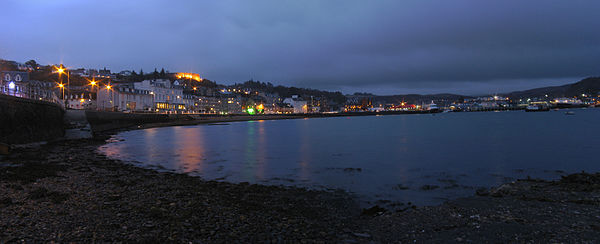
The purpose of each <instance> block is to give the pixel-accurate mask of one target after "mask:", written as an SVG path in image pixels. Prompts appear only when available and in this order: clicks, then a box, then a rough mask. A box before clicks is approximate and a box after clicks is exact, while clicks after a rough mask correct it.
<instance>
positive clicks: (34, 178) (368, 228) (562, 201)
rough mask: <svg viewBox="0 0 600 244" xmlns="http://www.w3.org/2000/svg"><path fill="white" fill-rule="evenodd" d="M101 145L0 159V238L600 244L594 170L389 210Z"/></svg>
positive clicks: (75, 143) (55, 146)
mask: <svg viewBox="0 0 600 244" xmlns="http://www.w3.org/2000/svg"><path fill="white" fill-rule="evenodd" d="M104 143H106V142H105V141H103V140H98V139H95V140H90V139H88V140H71V141H58V142H51V143H48V144H46V145H41V146H38V147H34V148H19V149H16V150H15V151H14V152H13V153H12V154H10V155H8V156H5V157H3V158H0V162H5V163H3V164H0V165H2V166H1V167H0V176H1V177H0V186H1V187H0V193H1V194H0V196H1V197H0V219H1V220H2V221H0V230H3V231H0V242H2V243H4V242H17V241H20V240H25V241H26V242H38V241H46V242H47V241H57V242H69V241H75V242H90V241H101V242H106V241H110V242H114V241H138V242H139V241H162V242H164V241H169V242H173V241H175V242H184V241H185V242H188V241H192V242H203V243H204V242H211V243H212V242H227V241H234V240H237V241H240V242H265V241H276V242H282V241H292V242H301V241H305V242H321V243H322V242H372V241H374V242H381V243H388V242H397V241H403V242H404V241H411V240H420V241H428V242H447V241H451V242H462V241H469V240H470V241H477V242H485V241H495V242H497V241H509V242H515V241H518V242H522V241H526V240H532V241H542V240H546V241H566V242H588V241H589V242H592V241H598V240H600V236H598V235H597V234H596V233H597V231H600V224H597V223H598V222H599V221H600V174H593V175H590V174H573V175H570V176H567V177H563V179H561V180H559V181H543V180H531V179H529V180H518V181H516V182H514V183H509V184H505V185H502V186H498V187H496V188H492V189H490V190H480V191H478V194H477V195H475V196H471V197H467V198H461V199H456V200H451V201H448V202H446V203H444V204H441V205H437V206H429V207H410V208H407V209H406V210H405V211H399V212H390V211H386V210H385V209H381V208H378V207H372V208H370V209H360V208H359V206H358V204H357V202H356V201H355V200H354V199H353V198H352V197H350V196H349V195H348V193H345V192H336V191H318V190H308V189H304V188H297V187H282V186H266V185H256V184H248V183H239V184H233V183H226V182H215V181H205V180H202V179H201V178H199V177H193V176H188V175H185V174H178V173H170V172H158V171H154V170H150V169H144V168H140V167H136V166H133V165H130V164H127V163H125V162H121V161H118V160H112V159H108V158H106V157H105V156H103V155H100V154H99V153H97V152H96V148H97V147H98V146H99V145H102V144H104ZM6 162H8V164H7V163H6ZM548 233H553V234H552V235H549V234H548Z"/></svg>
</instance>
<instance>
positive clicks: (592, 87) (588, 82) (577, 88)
mask: <svg viewBox="0 0 600 244" xmlns="http://www.w3.org/2000/svg"><path fill="white" fill-rule="evenodd" d="M599 92H600V77H590V78H585V79H583V80H581V81H579V82H577V83H573V84H567V85H563V86H549V87H541V88H535V89H530V90H525V91H516V92H511V93H507V94H504V96H507V97H510V98H513V99H514V98H526V97H544V96H545V95H548V97H573V96H581V94H590V95H598V94H599Z"/></svg>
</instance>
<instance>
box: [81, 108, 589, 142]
mask: <svg viewBox="0 0 600 244" xmlns="http://www.w3.org/2000/svg"><path fill="white" fill-rule="evenodd" d="M570 109H593V108H591V107H590V108H587V107H586V108H563V109H560V110H570ZM497 111H500V112H501V111H523V112H525V109H504V110H481V111H455V112H452V113H476V112H497ZM544 112H548V111H544ZM102 113H108V114H120V115H136V114H135V113H134V114H127V113H118V112H102ZM440 113H442V111H436V112H431V111H384V112H344V113H336V114H284V115H277V114H275V115H271V114H264V115H185V114H184V115H178V116H180V117H182V116H183V118H178V119H171V120H169V121H164V122H146V121H142V122H140V120H136V121H134V122H129V123H128V124H126V125H118V126H112V127H109V128H106V129H104V128H102V129H98V128H99V127H100V126H99V125H95V124H97V122H95V121H93V119H92V121H90V124H91V130H92V134H93V136H94V137H102V138H106V136H107V135H113V134H116V133H119V132H123V131H129V130H138V129H149V128H157V127H169V126H190V125H201V124H212V123H227V122H243V121H259V120H287V119H310V118H336V117H362V116H385V115H413V114H431V115H435V114H440ZM137 115H144V114H137ZM186 116H188V117H186Z"/></svg>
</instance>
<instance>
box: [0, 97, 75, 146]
mask: <svg viewBox="0 0 600 244" xmlns="http://www.w3.org/2000/svg"><path fill="white" fill-rule="evenodd" d="M63 116H64V110H63V109H62V108H61V107H60V106H59V105H57V104H55V103H50V102H44V101H36V100H31V99H25V98H20V97H13V96H7V95H3V94H0V143H7V144H23V143H31V142H38V141H49V140H53V139H56V138H59V137H62V136H63V135H64V133H65V125H64V121H63Z"/></svg>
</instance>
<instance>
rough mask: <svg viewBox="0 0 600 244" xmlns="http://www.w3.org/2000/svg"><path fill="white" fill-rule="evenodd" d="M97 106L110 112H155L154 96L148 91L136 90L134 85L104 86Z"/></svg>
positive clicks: (99, 91)
mask: <svg viewBox="0 0 600 244" xmlns="http://www.w3.org/2000/svg"><path fill="white" fill-rule="evenodd" d="M97 97H98V99H97V104H96V106H97V107H98V109H100V110H108V111H128V112H131V111H153V110H154V100H153V95H152V94H150V91H148V90H142V89H136V88H134V86H133V84H132V83H123V84H118V85H115V86H114V87H110V88H109V87H107V86H102V87H100V89H99V90H98V93H97Z"/></svg>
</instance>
